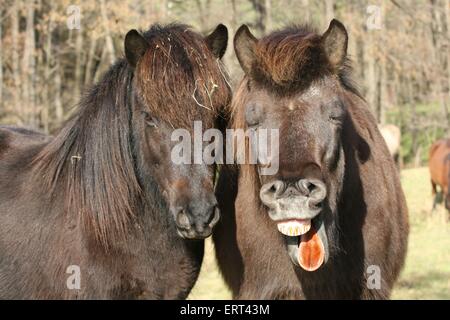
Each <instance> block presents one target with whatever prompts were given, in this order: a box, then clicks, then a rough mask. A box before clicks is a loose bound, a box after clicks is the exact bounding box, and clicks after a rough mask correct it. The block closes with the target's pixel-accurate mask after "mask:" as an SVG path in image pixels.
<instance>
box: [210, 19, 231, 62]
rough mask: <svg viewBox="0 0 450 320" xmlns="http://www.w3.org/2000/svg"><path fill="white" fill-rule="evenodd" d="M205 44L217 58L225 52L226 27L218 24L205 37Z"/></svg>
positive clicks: (226, 40) (226, 41)
mask: <svg viewBox="0 0 450 320" xmlns="http://www.w3.org/2000/svg"><path fill="white" fill-rule="evenodd" d="M205 41H206V44H207V45H208V47H209V49H211V51H212V53H213V54H214V55H215V56H216V57H217V58H219V59H221V58H222V57H223V55H224V54H225V50H227V43H228V29H227V27H225V26H224V25H223V24H219V25H218V26H217V27H216V29H214V31H213V32H211V34H210V35H209V36H207V37H206V38H205Z"/></svg>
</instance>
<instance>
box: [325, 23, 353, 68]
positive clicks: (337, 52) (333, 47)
mask: <svg viewBox="0 0 450 320" xmlns="http://www.w3.org/2000/svg"><path fill="white" fill-rule="evenodd" d="M322 43H323V47H324V48H325V53H326V54H327V56H328V60H329V61H330V62H331V64H332V65H333V66H336V67H340V66H341V65H342V64H343V63H344V61H345V57H346V56H347V45H348V34H347V30H346V29H345V27H344V25H343V24H342V23H341V22H339V21H338V20H336V19H333V20H331V22H330V26H329V27H328V30H327V31H325V33H324V34H323V35H322Z"/></svg>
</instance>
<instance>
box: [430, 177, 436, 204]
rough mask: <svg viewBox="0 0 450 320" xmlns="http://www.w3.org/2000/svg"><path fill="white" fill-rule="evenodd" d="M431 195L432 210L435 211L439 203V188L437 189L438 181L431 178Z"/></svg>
mask: <svg viewBox="0 0 450 320" xmlns="http://www.w3.org/2000/svg"><path fill="white" fill-rule="evenodd" d="M431 195H432V197H433V208H432V209H431V211H434V210H435V209H436V203H437V189H436V183H434V182H433V180H431Z"/></svg>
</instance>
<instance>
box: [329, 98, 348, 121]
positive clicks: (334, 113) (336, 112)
mask: <svg viewBox="0 0 450 320" xmlns="http://www.w3.org/2000/svg"><path fill="white" fill-rule="evenodd" d="M330 109H331V110H330V113H329V115H328V118H329V119H330V121H331V122H333V123H338V124H340V123H342V122H343V121H344V118H345V113H344V110H343V108H342V106H341V104H340V103H337V104H335V105H334V106H332V107H331V108H330Z"/></svg>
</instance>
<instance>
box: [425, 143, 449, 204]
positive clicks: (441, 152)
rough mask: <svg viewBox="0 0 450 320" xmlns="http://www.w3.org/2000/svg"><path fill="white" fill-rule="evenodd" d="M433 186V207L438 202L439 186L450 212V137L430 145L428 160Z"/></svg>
mask: <svg viewBox="0 0 450 320" xmlns="http://www.w3.org/2000/svg"><path fill="white" fill-rule="evenodd" d="M428 166H429V168H430V177H431V188H432V193H433V196H434V200H433V209H435V207H436V203H437V186H439V187H440V188H441V191H442V196H443V197H444V203H445V208H446V209H447V210H449V212H450V139H441V140H438V141H436V142H435V143H433V145H432V146H431V147H430V159H429V161H428Z"/></svg>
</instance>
